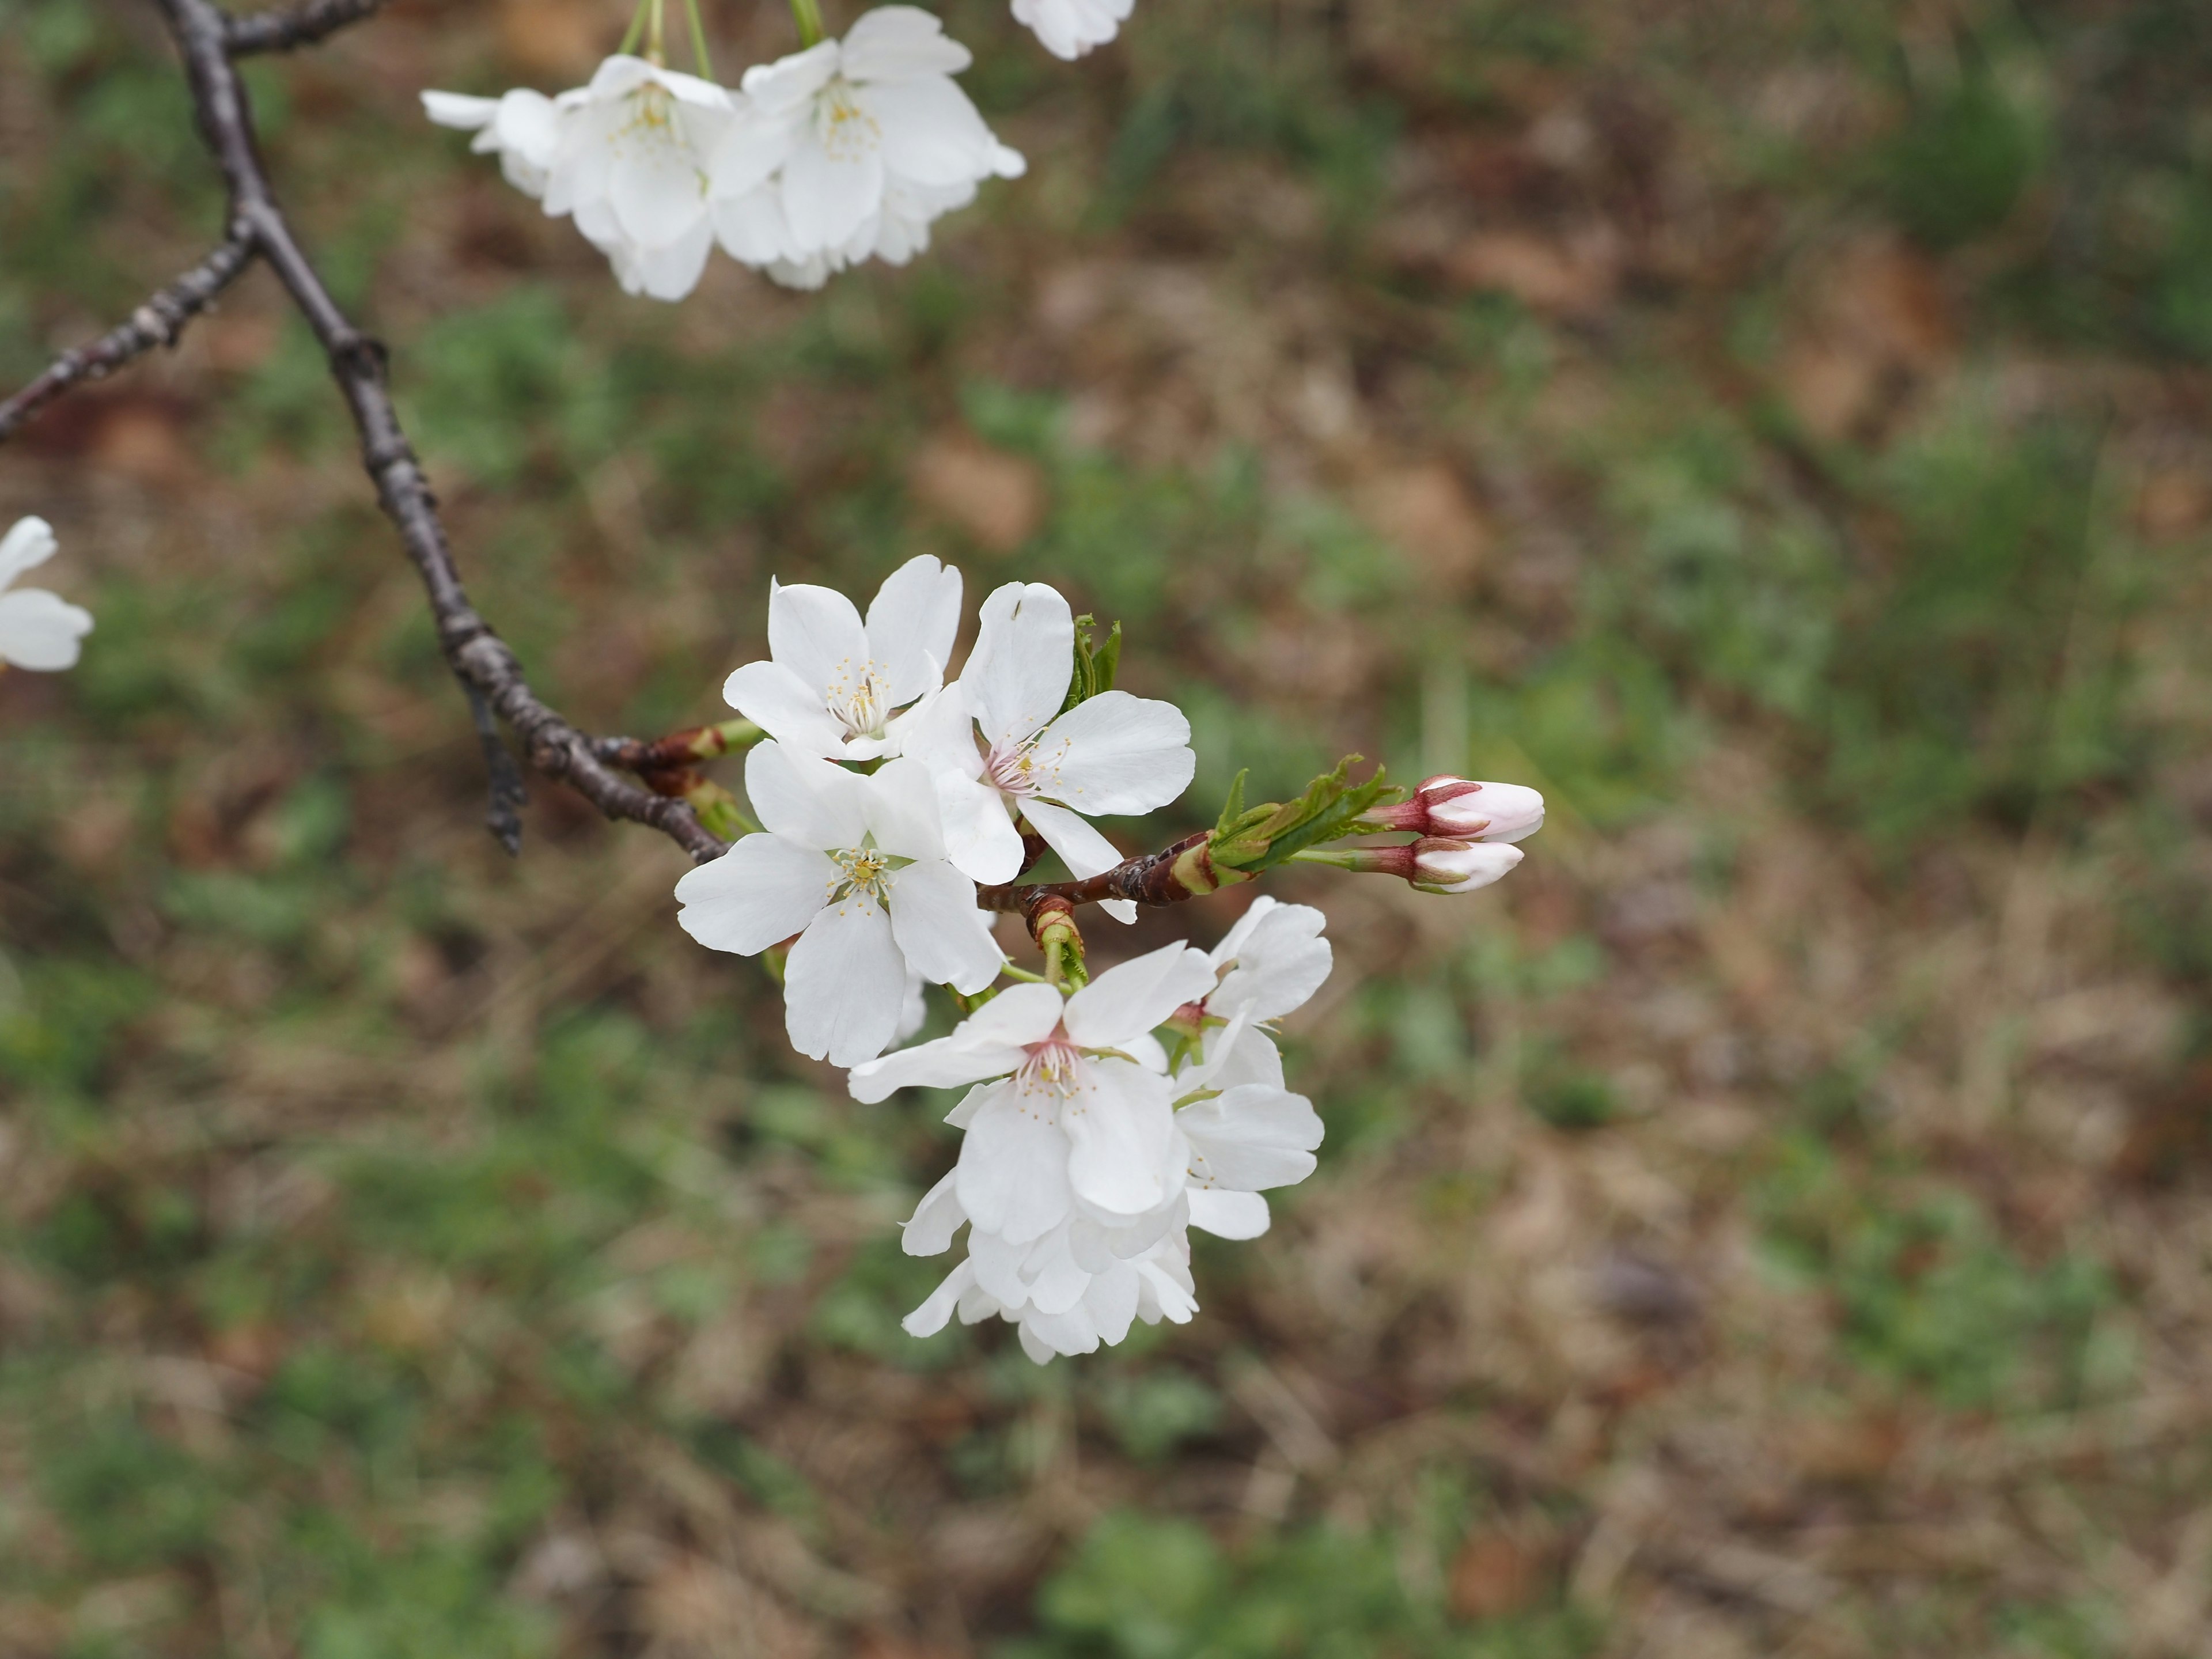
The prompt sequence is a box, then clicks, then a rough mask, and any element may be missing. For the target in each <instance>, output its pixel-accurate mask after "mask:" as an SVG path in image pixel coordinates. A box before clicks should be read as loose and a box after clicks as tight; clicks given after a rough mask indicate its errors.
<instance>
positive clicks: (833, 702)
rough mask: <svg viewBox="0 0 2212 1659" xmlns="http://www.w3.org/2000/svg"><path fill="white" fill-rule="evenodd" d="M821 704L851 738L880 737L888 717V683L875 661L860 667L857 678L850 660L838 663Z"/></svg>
mask: <svg viewBox="0 0 2212 1659" xmlns="http://www.w3.org/2000/svg"><path fill="white" fill-rule="evenodd" d="M822 701H823V703H824V705H825V706H826V707H827V708H829V713H830V714H831V715H832V716H834V717H835V718H836V721H837V723H838V724H839V725H840V726H843V727H844V728H845V731H846V733H847V735H848V736H850V737H855V738H880V737H881V736H883V734H884V726H885V725H887V724H888V723H889V722H890V717H891V688H890V682H889V681H888V680H887V679H886V678H884V671H883V670H882V668H881V667H880V666H878V665H877V664H875V663H874V662H866V663H863V664H861V665H860V672H859V673H858V674H857V675H856V674H854V672H853V671H852V665H851V662H850V660H849V659H848V660H847V661H844V662H841V663H839V664H838V665H837V672H836V675H835V676H834V677H833V678H831V679H830V682H829V685H828V686H827V687H826V688H824V690H823V694H822Z"/></svg>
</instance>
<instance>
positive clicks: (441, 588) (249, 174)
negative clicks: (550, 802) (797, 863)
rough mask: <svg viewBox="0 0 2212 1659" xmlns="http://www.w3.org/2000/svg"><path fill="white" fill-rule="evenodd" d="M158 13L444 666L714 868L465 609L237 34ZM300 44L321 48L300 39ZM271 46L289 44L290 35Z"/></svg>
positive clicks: (245, 231)
mask: <svg viewBox="0 0 2212 1659" xmlns="http://www.w3.org/2000/svg"><path fill="white" fill-rule="evenodd" d="M155 4H156V5H157V6H158V7H159V8H160V9H161V14H162V15H163V17H164V18H165V19H166V20H167V22H168V25H169V29H170V32H171V33H172V34H173V35H174V36H175V37H176V41H177V46H178V50H179V52H181V53H182V55H183V57H184V60H185V76H186V79H187V80H188V81H189V82H190V84H191V94H192V106H193V111H194V113H195V114H196V115H197V118H198V124H199V129H200V135H201V137H203V138H204V139H205V141H206V143H207V145H208V148H209V149H210V151H211V152H213V154H214V155H215V158H216V162H217V164H218V165H219V166H220V167H222V175H223V179H224V182H225V184H226V185H228V188H229V192H230V211H231V222H232V226H233V234H234V235H238V236H242V237H244V238H246V239H249V240H250V241H251V243H252V246H253V248H254V249H255V251H257V252H258V253H259V254H260V255H261V257H262V258H264V259H266V260H267V261H268V262H269V265H270V269H271V270H274V271H275V272H276V277H277V280H278V281H279V282H281V283H283V285H284V290H285V292H286V293H287V294H289V295H290V296H291V299H292V302H293V304H294V305H295V306H296V307H298V308H299V311H300V313H301V316H302V317H304V318H305V319H307V326H308V327H309V328H311V329H312V330H313V331H314V335H315V338H316V339H317V340H318V341H319V343H321V345H322V348H323V350H324V353H325V356H327V357H328V358H329V360H330V368H331V378H332V379H334V380H336V381H337V386H338V390H339V392H340V393H341V394H342V395H343V397H344V398H345V401H346V406H347V408H348V409H349V410H350V411H351V413H352V416H353V422H354V427H355V429H356V431H357V432H358V433H359V435H360V437H361V449H362V464H363V465H365V466H366V467H367V468H368V475H369V477H371V478H372V479H373V480H374V482H375V484H376V490H377V497H378V500H379V501H380V503H381V504H382V506H383V508H384V512H385V515H386V517H387V518H389V519H390V520H392V525H393V526H394V527H395V528H396V529H397V530H398V532H399V539H400V542H401V544H402V545H404V547H405V549H406V550H407V556H408V557H409V558H410V560H412V561H413V562H414V564H415V568H416V573H417V574H419V575H420V576H421V577H422V586H423V589H424V591H425V592H426V593H427V594H428V598H429V601H430V611H431V615H432V617H433V618H434V620H435V622H436V624H437V629H438V643H439V645H440V647H441V648H442V649H443V651H444V653H445V656H446V660H447V664H448V665H451V667H452V668H453V672H454V674H455V675H456V676H457V677H459V679H460V680H461V682H462V683H463V684H464V685H465V686H466V687H469V688H471V689H472V690H474V691H475V692H476V693H477V695H479V696H482V698H483V701H484V702H487V703H489V705H490V706H491V708H492V710H493V712H494V713H495V714H497V715H498V716H499V717H500V718H501V720H505V721H506V722H507V727H508V729H509V730H510V731H512V732H513V733H514V735H515V738H516V739H517V741H518V744H519V745H520V748H521V750H522V752H523V755H524V757H525V758H526V759H527V760H528V761H529V763H530V764H531V765H532V766H534V767H535V768H537V769H538V770H539V771H541V772H544V773H545V774H546V775H549V776H551V777H556V778H559V779H561V780H562V781H565V782H566V783H568V786H569V787H572V788H574V790H576V792H577V793H580V794H581V795H582V796H584V798H585V799H587V800H589V801H590V802H591V803H592V805H594V806H596V807H598V808H599V811H601V812H603V813H605V815H606V816H607V817H611V818H627V819H630V820H632V821H634V822H636V823H644V824H649V825H651V826H652V827H653V829H658V830H659V831H660V832H661V833H662V834H664V835H665V836H669V837H670V838H671V840H673V841H674V842H676V843H677V844H678V846H680V847H682V848H684V851H685V852H687V853H689V854H690V855H691V857H692V859H693V860H695V861H696V862H700V863H704V862H705V861H706V860H709V859H712V858H714V857H717V856H719V855H720V854H721V853H722V852H724V851H725V850H726V846H725V843H724V842H722V841H721V840H720V839H719V838H718V837H716V836H712V835H709V834H708V832H707V831H706V830H705V829H702V827H701V826H700V823H699V821H698V818H697V817H696V816H695V815H694V814H693V812H692V811H691V808H690V806H689V805H686V804H685V803H684V802H683V801H681V800H677V799H671V798H670V797H668V796H665V795H659V794H655V793H653V791H652V790H650V789H647V788H644V787H641V786H639V785H638V784H635V783H633V782H631V781H629V779H627V778H624V777H622V776H620V775H618V774H617V773H616V772H615V771H613V770H612V769H610V768H609V767H608V766H607V765H606V764H605V763H604V762H603V761H601V760H600V759H599V757H598V755H597V754H596V753H595V752H594V751H593V748H592V741H591V739H590V738H587V737H586V735H585V734H584V733H583V732H579V731H578V730H577V729H576V728H575V727H574V726H571V725H570V724H569V723H568V721H567V720H563V719H562V717H561V716H560V715H559V714H556V713H555V712H554V711H553V710H552V709H551V708H548V707H547V706H546V705H545V704H544V703H543V702H540V701H539V700H538V696H537V694H536V693H535V692H533V691H532V690H531V689H530V683H529V682H528V680H526V678H524V677H523V673H522V668H521V665H520V664H519V663H517V662H516V661H515V659H514V653H513V652H512V651H510V650H508V649H507V644H506V642H505V641H502V640H501V638H500V637H499V635H496V634H495V633H494V632H493V631H492V630H491V629H490V627H489V625H488V624H487V623H485V622H484V620H483V617H480V616H478V615H477V611H476V608H475V607H474V606H473V605H471V604H470V603H469V596H468V592H467V590H466V589H465V587H464V586H462V584H461V578H460V573H459V570H458V569H457V568H455V566H454V563H453V550H452V549H451V548H450V547H449V546H448V545H447V540H446V532H445V526H444V525H443V524H442V523H441V521H440V520H439V517H438V509H437V503H436V501H435V499H434V498H433V497H432V495H431V493H430V486H429V482H428V479H427V478H425V477H423V474H422V465H421V464H420V463H419V462H418V461H417V460H416V458H415V452H414V449H413V447H411V446H410V444H409V443H408V441H407V435H406V434H405V432H404V431H403V430H402V429H401V428H400V424H399V416H398V411H397V410H394V409H393V407H392V395H391V392H390V390H389V388H388V386H387V384H386V362H385V351H384V347H383V346H382V344H381V343H379V342H378V341H377V340H375V339H374V338H373V337H370V336H369V335H367V334H365V333H363V332H362V331H361V330H359V329H358V328H356V327H355V326H354V325H353V323H352V321H351V319H349V318H348V317H347V316H346V314H345V313H344V312H343V311H342V310H340V309H339V307H338V304H337V301H336V300H334V299H332V298H331V292H330V290H329V289H328V288H326V287H325V285H324V283H323V279H322V277H321V276H319V274H318V273H317V271H316V270H315V268H314V265H313V264H312V263H311V262H310V261H309V259H308V258H307V254H306V253H305V252H303V251H302V250H301V246H300V244H299V241H298V240H297V239H296V238H295V236H294V235H293V234H292V227H291V224H290V222H289V221H288V220H287V219H286V217H285V216H284V211H283V208H282V207H281V206H280V205H279V204H278V203H277V201H276V193H275V191H274V190H273V189H272V187H271V186H270V181H269V174H268V171H267V169H266V168H265V167H264V165H263V163H262V160H261V155H260V151H259V148H258V145H257V143H256V142H255V137H254V131H253V117H252V107H251V106H250V105H249V103H248V101H247V99H246V88H244V86H243V85H241V84H240V81H239V77H238V71H237V70H236V68H235V66H234V64H232V62H231V59H230V52H231V50H232V47H233V44H234V41H233V30H234V24H233V21H232V20H231V19H229V18H228V17H227V16H226V15H224V14H223V13H222V11H221V10H219V9H216V6H215V5H213V4H212V3H211V0H155ZM346 9H348V8H344V7H341V6H339V5H337V3H336V0H319V3H314V4H310V5H308V6H306V7H304V8H302V9H301V10H300V11H299V12H297V13H294V14H286V15H287V16H289V17H292V18H293V19H294V20H295V21H296V22H297V23H298V25H299V27H301V28H302V29H304V28H306V27H307V20H308V19H309V18H310V16H311V15H312V16H313V17H316V18H321V17H324V16H325V15H329V16H332V17H335V15H336V14H337V12H339V11H341V10H346ZM350 10H351V12H352V13H353V14H354V15H366V12H367V10H368V8H366V7H361V6H355V7H352V8H350ZM343 21H351V16H350V15H348V16H344V17H335V21H330V22H329V23H328V27H337V26H338V24H339V23H340V22H343ZM241 27H242V26H241ZM328 27H326V28H325V30H324V32H325V33H327V32H328ZM299 38H300V39H303V40H304V39H309V38H313V37H312V36H311V35H309V34H306V33H302V34H301V35H300V36H299ZM271 39H272V40H286V43H289V39H288V38H287V37H285V36H284V34H283V30H281V29H277V30H276V31H275V32H274V33H272V35H271ZM493 787H494V791H495V800H494V806H493V823H494V827H495V832H496V831H497V830H498V829H501V828H502V827H504V825H505V823H506V818H505V817H502V813H503V812H504V813H505V814H507V815H509V816H511V814H512V811H513V806H512V793H513V792H512V790H511V789H510V788H509V787H508V785H507V781H506V780H504V779H503V778H501V776H500V775H499V773H498V772H497V770H495V773H494V777H493ZM503 803H504V805H502V804H503Z"/></svg>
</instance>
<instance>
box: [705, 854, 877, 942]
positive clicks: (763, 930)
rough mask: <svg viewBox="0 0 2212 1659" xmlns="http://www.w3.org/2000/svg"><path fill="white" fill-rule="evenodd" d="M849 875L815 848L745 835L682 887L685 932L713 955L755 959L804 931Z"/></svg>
mask: <svg viewBox="0 0 2212 1659" xmlns="http://www.w3.org/2000/svg"><path fill="white" fill-rule="evenodd" d="M841 873H842V872H840V871H839V869H838V868H837V866H836V864H834V863H833V862H831V861H830V860H829V859H827V858H825V857H823V855H822V854H820V853H818V852H816V851H815V850H814V849H813V848H809V847H802V846H801V845H800V844H799V842H795V841H787V840H785V839H784V838H783V837H782V836H743V837H741V838H740V839H739V840H738V842H737V844H736V845H734V846H733V847H732V848H730V850H729V851H728V852H726V853H725V854H722V856H721V857H720V858H718V859H716V860H714V862H713V863H711V864H702V865H701V866H699V867H698V868H697V869H696V870H688V871H686V872H684V878H683V879H682V880H681V881H678V883H677V884H676V902H678V904H680V905H682V906H683V907H684V908H682V909H681V910H679V911H678V912H677V915H676V920H677V921H678V924H679V925H680V926H681V927H683V929H684V932H685V933H689V934H690V935H691V937H692V938H693V939H697V940H698V941H699V943H700V944H702V945H705V946H707V947H708V949H709V950H714V951H736V952H737V953H738V955H739V956H746V957H749V956H752V955H754V954H755V953H756V952H757V951H765V950H767V949H768V947H769V945H780V944H781V943H782V942H783V941H784V940H785V939H789V938H790V937H791V936H792V935H793V934H794V933H801V932H803V931H805V927H806V924H807V923H809V922H810V921H813V920H814V918H815V916H816V915H817V914H818V913H819V912H820V910H821V908H822V907H823V905H824V904H825V903H827V902H828V901H829V895H830V893H831V892H832V891H834V890H835V889H836V884H837V879H838V877H839V876H840V874H841Z"/></svg>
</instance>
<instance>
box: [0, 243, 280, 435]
mask: <svg viewBox="0 0 2212 1659" xmlns="http://www.w3.org/2000/svg"><path fill="white" fill-rule="evenodd" d="M252 258H253V245H252V242H251V241H250V240H247V239H246V238H244V237H242V236H238V235H234V236H232V237H231V239H230V240H228V241H226V242H223V243H222V244H221V245H220V246H217V247H216V250H215V251H214V252H211V253H210V254H209V255H208V256H207V258H204V259H203V260H201V261H200V262H199V264H196V265H194V266H193V267H192V268H191V270H188V271H186V272H185V274H184V275H183V276H179V277H178V278H177V280H176V281H175V282H173V283H170V284H169V285H168V287H167V288H165V289H162V290H161V292H160V293H158V294H156V295H154V297H153V298H152V299H150V300H149V301H146V303H145V304H144V305H143V306H140V307H138V309H137V310H136V311H134V312H132V313H131V320H130V321H129V322H127V323H125V324H124V325H122V326H121V327H119V328H112V329H110V330H109V331H107V332H106V333H105V334H103V335H101V336H100V337H99V338H98V339H96V340H88V341H86V342H85V343H84V344H82V345H81V346H78V347H77V348H76V349H74V350H72V351H67V352H64V353H63V354H62V356H60V357H59V358H58V359H56V361H55V362H54V365H53V367H52V368H49V369H48V370H47V371H46V373H45V374H41V375H40V376H39V378H38V379H37V380H33V381H32V382H31V383H30V385H28V386H25V387H24V388H23V389H22V390H21V392H17V393H16V394H15V396H14V397H12V398H9V399H8V400H7V401H6V402H5V403H0V440H4V439H7V438H9V437H12V436H14V435H15V431H16V430H17V428H20V427H21V426H22V424H23V423H24V422H26V421H28V420H29V419H30V418H31V417H32V416H33V415H35V414H37V413H38V412H39V411H40V410H41V409H43V408H45V407H46V405H47V404H50V403H52V401H53V400H54V399H55V398H58V397H60V396H61V395H62V393H64V392H67V391H68V390H69V389H70V387H71V386H78V385H82V384H83V383H84V382H86V381H89V380H106V378H107V377H108V376H109V375H111V374H114V373H115V371H116V370H117V369H118V368H123V367H124V366H125V364H127V363H129V362H132V361H133V360H134V359H136V358H138V357H142V356H144V355H145V354H146V353H147V352H149V351H151V350H152V349H154V348H155V346H173V345H175V344H176V343H177V339H178V337H179V336H180V335H181V334H183V332H184V331H185V324H186V323H188V322H190V321H191V319H193V318H194V317H197V315H198V314H199V313H201V312H203V311H204V310H206V309H207V307H209V305H210V304H211V303H212V302H213V301H214V300H215V297H216V295H218V294H220V293H222V291H223V289H226V288H228V287H229V286H230V284H231V283H232V282H233V281H234V280H235V279H236V277H237V276H238V273H239V272H240V271H241V270H245V269H246V264H248V262H249V261H251V260H252Z"/></svg>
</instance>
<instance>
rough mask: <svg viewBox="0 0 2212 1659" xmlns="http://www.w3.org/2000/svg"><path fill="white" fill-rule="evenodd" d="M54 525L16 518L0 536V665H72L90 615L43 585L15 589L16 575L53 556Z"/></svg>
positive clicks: (43, 667) (40, 667) (89, 627)
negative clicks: (4, 533)
mask: <svg viewBox="0 0 2212 1659" xmlns="http://www.w3.org/2000/svg"><path fill="white" fill-rule="evenodd" d="M57 545H58V544H57V543H56V542H55V540H54V530H53V526H52V525H50V524H48V523H47V522H46V520H44V519H19V520H16V521H15V526H14V527H13V528H11V529H10V530H9V532H8V533H7V534H6V535H5V536H0V667H9V668H31V669H37V670H40V671H48V672H51V671H55V670H58V669H64V668H74V667H76V659H77V653H78V651H79V648H80V647H81V645H82V641H83V639H84V636H85V635H88V634H89V633H90V632H92V613H91V612H90V611H86V610H85V609H83V608H82V606H79V605H71V604H70V603H69V602H68V601H67V600H66V599H62V598H61V597H60V596H59V595H58V594H54V593H49V592H46V589H44V588H42V587H21V588H19V587H16V586H15V578H16V577H18V576H20V575H21V574H23V573H24V572H25V571H26V570H30V569H34V568H37V567H38V566H40V565H42V564H44V563H45V562H46V561H47V560H48V559H51V558H52V557H53V556H54V550H55V548H56V546H57Z"/></svg>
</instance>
